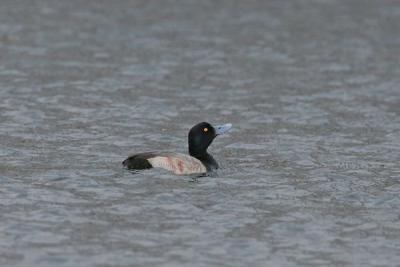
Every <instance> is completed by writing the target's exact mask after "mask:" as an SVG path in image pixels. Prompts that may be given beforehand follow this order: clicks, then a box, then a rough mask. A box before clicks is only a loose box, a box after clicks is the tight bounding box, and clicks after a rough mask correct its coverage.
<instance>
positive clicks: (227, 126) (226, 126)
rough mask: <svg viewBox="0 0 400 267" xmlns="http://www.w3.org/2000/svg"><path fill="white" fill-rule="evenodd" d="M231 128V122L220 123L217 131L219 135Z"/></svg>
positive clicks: (216, 128)
mask: <svg viewBox="0 0 400 267" xmlns="http://www.w3.org/2000/svg"><path fill="white" fill-rule="evenodd" d="M231 128H232V124H231V123H227V124H223V125H218V126H217V127H215V133H216V134H217V135H220V134H224V133H226V132H227V131H229V130H230V129H231Z"/></svg>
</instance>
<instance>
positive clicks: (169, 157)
mask: <svg viewBox="0 0 400 267" xmlns="http://www.w3.org/2000/svg"><path fill="white" fill-rule="evenodd" d="M148 161H149V162H150V164H151V165H152V166H153V167H154V168H163V169H166V170H169V171H172V172H173V173H175V174H178V175H182V174H194V173H206V172H207V169H206V167H205V166H204V165H203V163H201V161H200V160H198V159H196V158H194V157H191V156H189V155H185V154H181V153H168V154H164V155H160V156H157V157H154V158H150V159H148Z"/></svg>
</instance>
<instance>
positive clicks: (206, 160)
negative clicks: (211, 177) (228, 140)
mask: <svg viewBox="0 0 400 267" xmlns="http://www.w3.org/2000/svg"><path fill="white" fill-rule="evenodd" d="M189 154H190V156H192V157H195V158H196V159H198V160H200V161H201V163H203V164H204V166H205V167H206V168H207V171H211V170H214V169H218V163H217V161H216V160H215V159H214V158H213V156H211V155H210V154H208V152H207V151H206V152H205V153H202V154H195V153H190V151H189Z"/></svg>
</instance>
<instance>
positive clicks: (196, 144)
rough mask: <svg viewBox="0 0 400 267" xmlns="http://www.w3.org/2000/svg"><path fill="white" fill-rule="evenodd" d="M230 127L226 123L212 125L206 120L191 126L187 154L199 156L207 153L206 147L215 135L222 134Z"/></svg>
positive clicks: (230, 125)
mask: <svg viewBox="0 0 400 267" xmlns="http://www.w3.org/2000/svg"><path fill="white" fill-rule="evenodd" d="M231 127H232V124H230V123H227V124H223V125H220V126H216V127H213V126H212V125H211V124H209V123H208V122H200V123H199V124H196V125H195V126H193V127H192V129H190V131H189V136H188V140H189V154H190V155H191V156H193V157H196V158H199V157H202V156H204V155H206V154H207V148H208V146H209V145H210V144H211V143H212V141H213V140H214V138H215V137H217V136H218V135H221V134H224V133H225V132H227V131H228V130H229V129H230V128H231Z"/></svg>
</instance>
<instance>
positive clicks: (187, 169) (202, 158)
mask: <svg viewBox="0 0 400 267" xmlns="http://www.w3.org/2000/svg"><path fill="white" fill-rule="evenodd" d="M231 127H232V124H230V123H227V124H224V125H220V126H216V127H213V126H212V125H211V124H209V123H208V122H201V123H199V124H196V125H195V126H193V127H192V129H190V131H189V135H188V142H189V155H190V156H189V155H185V154H182V153H174V152H160V153H158V152H146V153H140V154H136V155H132V156H130V157H128V158H127V159H126V160H124V161H123V162H122V164H123V165H124V166H125V167H126V168H128V169H130V170H142V169H150V168H163V169H166V170H169V171H172V172H173V173H175V174H195V173H199V174H200V173H206V172H208V171H212V170H215V169H218V163H217V162H216V161H215V159H214V158H213V157H212V156H211V155H210V154H208V152H207V148H208V146H209V145H210V144H211V143H212V141H213V140H214V138H215V137H217V136H218V135H221V134H224V133H225V132H227V131H228V130H229V129H230V128H231Z"/></svg>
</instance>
